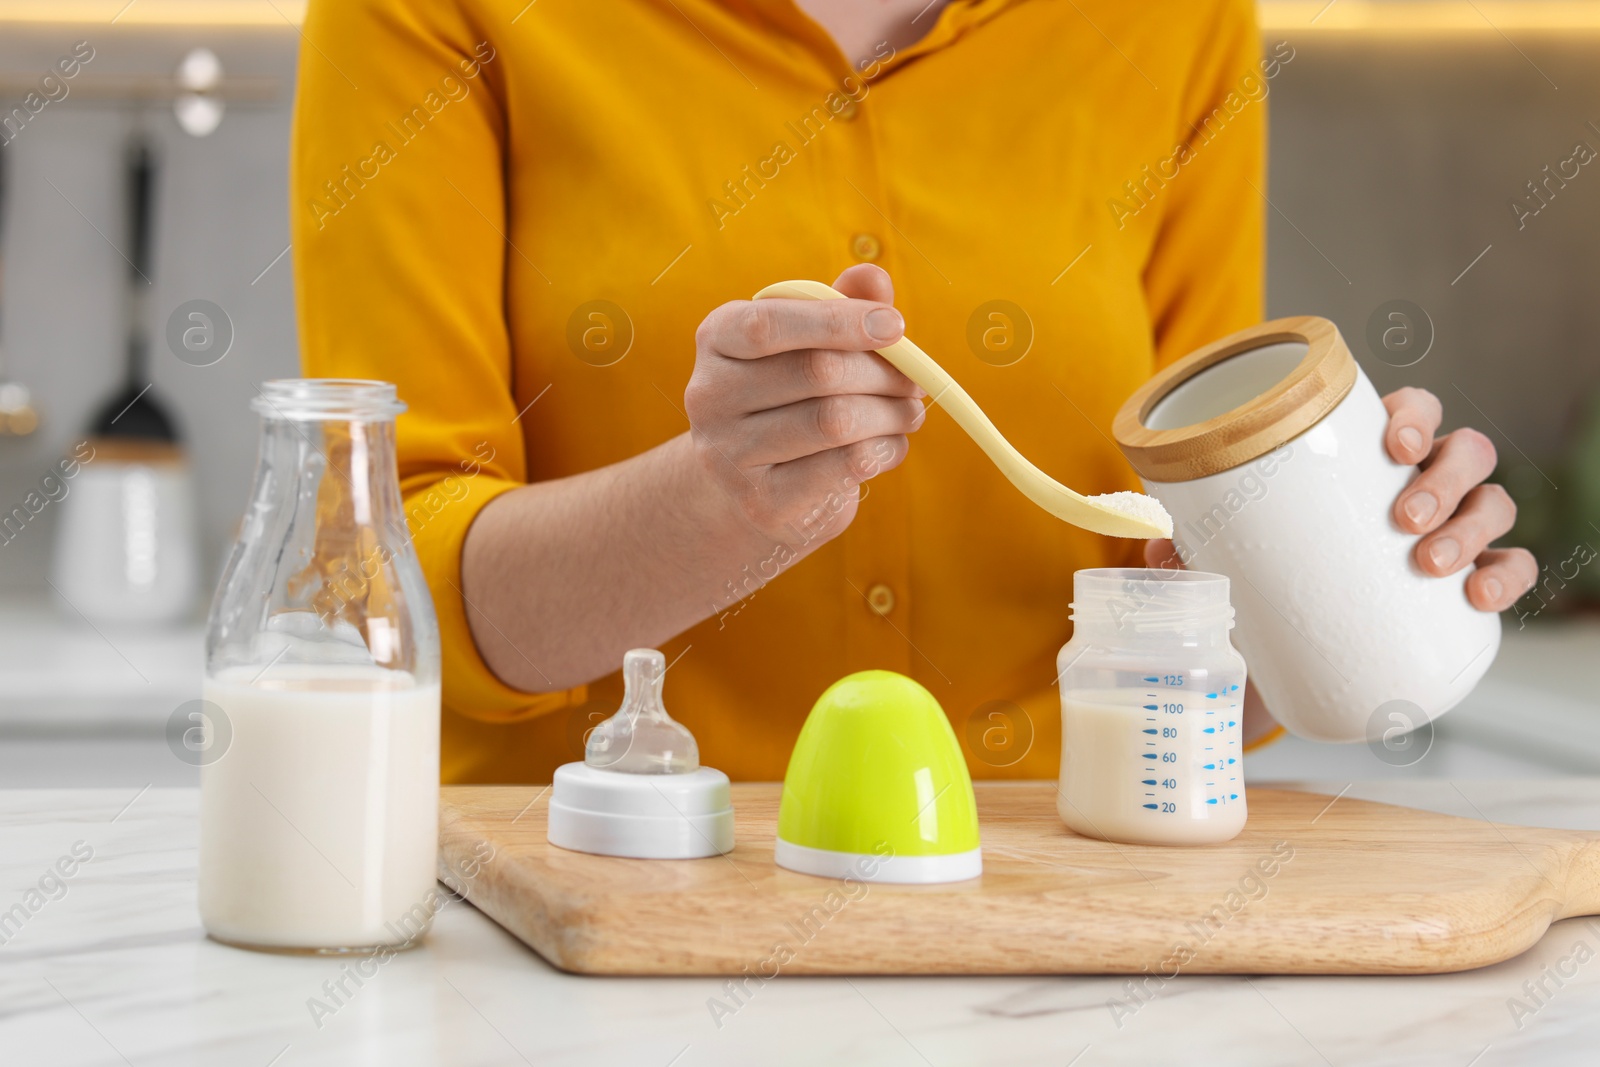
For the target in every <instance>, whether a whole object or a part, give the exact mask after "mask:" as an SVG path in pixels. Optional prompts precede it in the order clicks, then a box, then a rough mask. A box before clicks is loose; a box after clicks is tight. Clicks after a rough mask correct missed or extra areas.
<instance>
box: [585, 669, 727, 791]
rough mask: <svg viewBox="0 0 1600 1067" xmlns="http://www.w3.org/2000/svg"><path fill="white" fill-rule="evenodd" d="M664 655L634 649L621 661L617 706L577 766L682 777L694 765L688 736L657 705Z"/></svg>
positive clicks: (692, 743)
mask: <svg viewBox="0 0 1600 1067" xmlns="http://www.w3.org/2000/svg"><path fill="white" fill-rule="evenodd" d="M666 675H667V657H665V656H663V655H662V654H661V653H660V652H659V651H657V650H656V649H653V648H635V649H633V650H631V651H630V652H628V653H627V655H625V656H623V657H622V684H623V690H622V707H621V708H619V709H618V710H617V713H616V714H615V715H613V716H611V718H609V719H607V720H606V721H605V722H603V723H601V724H600V725H599V726H596V727H595V728H594V731H593V732H592V733H590V734H589V742H588V744H587V745H586V746H585V748H584V757H583V762H584V763H586V764H588V765H589V766H590V767H595V768H598V769H600V770H607V771H623V772H626V773H628V774H688V773H690V772H692V771H694V770H697V769H698V768H699V766H700V750H699V747H698V746H697V745H696V744H695V741H694V735H693V734H691V733H690V732H689V730H688V728H687V727H685V726H684V725H683V724H682V723H679V722H676V721H674V720H673V718H672V716H670V715H668V714H667V707H666V705H665V704H664V703H662V701H661V690H662V687H663V685H664V684H665V682H666Z"/></svg>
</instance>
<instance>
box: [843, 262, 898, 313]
mask: <svg viewBox="0 0 1600 1067" xmlns="http://www.w3.org/2000/svg"><path fill="white" fill-rule="evenodd" d="M833 287H834V288H835V289H837V290H839V292H841V293H843V294H844V295H845V296H849V297H854V298H855V299H857V300H876V301H877V302H878V303H880V304H892V303H894V281H893V279H891V278H890V277H889V272H888V271H886V270H884V269H883V268H882V267H880V266H878V265H877V264H876V263H857V264H856V265H855V266H853V267H846V268H845V269H844V270H843V271H842V272H841V273H840V274H839V277H837V278H835V279H834V281H833Z"/></svg>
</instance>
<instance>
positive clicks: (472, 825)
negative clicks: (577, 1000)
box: [439, 782, 1600, 977]
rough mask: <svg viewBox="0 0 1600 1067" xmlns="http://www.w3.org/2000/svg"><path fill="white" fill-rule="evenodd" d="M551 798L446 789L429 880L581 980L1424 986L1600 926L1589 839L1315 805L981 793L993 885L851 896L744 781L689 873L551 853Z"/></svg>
mask: <svg viewBox="0 0 1600 1067" xmlns="http://www.w3.org/2000/svg"><path fill="white" fill-rule="evenodd" d="M540 788H542V787H529V786H516V787H513V786H448V787H446V788H445V789H444V790H443V794H442V801H441V807H440V863H439V870H440V878H441V880H443V881H444V882H445V883H446V884H448V885H450V886H451V887H452V888H454V889H456V890H457V891H458V892H462V893H464V894H465V895H466V896H467V897H468V899H469V900H471V901H472V903H473V904H475V905H476V906H477V907H478V908H479V909H481V910H482V911H483V912H485V913H486V914H487V915H489V917H490V918H492V919H494V920H495V921H496V922H498V923H499V924H500V925H501V926H503V927H505V928H506V929H507V930H509V931H511V932H512V933H513V934H515V935H516V936H517V937H518V938H520V939H521V940H522V941H523V942H525V943H526V944H528V945H529V946H531V947H532V948H533V949H534V950H535V951H537V952H538V953H539V954H540V955H541V956H543V957H544V958H545V959H547V960H549V961H550V962H551V963H553V964H555V965H556V966H557V967H560V968H562V969H563V970H567V971H576V972H581V973H587V974H710V975H724V974H726V975H737V974H752V975H765V976H768V977H770V976H772V975H773V974H776V973H778V972H780V971H781V972H782V973H785V974H1140V973H1143V972H1145V971H1147V970H1148V971H1149V972H1152V973H1156V974H1163V975H1167V976H1171V975H1173V974H1175V973H1190V974H1216V973H1233V974H1429V973H1436V972H1443V971H1459V970H1466V969H1469V968H1473V967H1482V966H1485V965H1487V964H1491V963H1497V962H1499V961H1501V960H1505V959H1509V958H1510V957H1512V956H1515V955H1517V954H1518V953H1520V952H1522V951H1524V950H1526V949H1527V948H1529V947H1530V946H1531V945H1533V944H1534V943H1535V942H1536V941H1538V940H1539V938H1540V937H1541V936H1542V935H1543V934H1544V932H1545V929H1546V928H1547V927H1549V925H1550V923H1551V922H1552V921H1554V920H1556V919H1562V918H1567V917H1569V916H1574V915H1591V914H1596V913H1597V912H1600V834H1591V833H1580V832H1576V831H1559V830H1540V829H1528V828H1525V827H1518V826H1508V825H1501V824H1495V823H1489V822H1484V821H1480V820H1474V819H1462V818H1456V817H1454V816H1448V815H1438V814H1435V813H1432V812H1425V811H1415V810H1412V809H1409V808H1400V807H1394V806H1391V805H1388V804H1375V803H1371V802H1368V801H1361V800H1351V799H1349V798H1343V799H1338V800H1334V798H1332V797H1327V796H1319V795H1317V794H1312V793H1294V792H1285V791H1278V790H1268V789H1252V790H1250V791H1249V794H1248V796H1249V803H1250V822H1249V825H1248V826H1247V827H1246V828H1245V830H1244V833H1242V834H1241V835H1240V836H1239V837H1237V838H1235V839H1234V840H1233V841H1231V842H1229V843H1227V844H1225V845H1213V846H1208V847H1203V848H1153V847H1145V846H1136V845H1113V844H1108V843H1106V842H1102V841H1093V840H1090V839H1088V838H1084V837H1079V836H1077V835H1075V834H1073V833H1072V832H1071V831H1069V830H1068V829H1066V827H1065V826H1063V825H1062V823H1061V820H1060V818H1059V817H1058V816H1057V815H1056V810H1055V794H1054V785H1053V783H1048V782H1038V783H1034V782H1028V783H979V784H978V785H977V797H978V812H979V817H980V819H981V823H982V833H983V866H984V872H983V876H982V877H981V878H979V879H975V880H973V881H970V882H964V883H957V884H951V885H942V886H891V885H864V884H859V883H857V884H854V885H851V886H846V885H845V884H844V883H841V882H837V881H832V880H828V879H822V878H815V877H811V876H808V875H803V874H795V873H793V872H792V871H786V870H783V869H782V868H779V867H777V866H775V865H774V864H773V862H772V846H773V838H774V834H775V827H776V824H777V816H778V796H779V787H778V786H777V785H774V784H736V785H735V786H734V787H733V805H734V812H735V818H736V821H737V830H736V833H737V844H736V846H735V848H734V850H733V852H731V853H729V854H728V855H727V856H724V857H719V858H712V859H701V860H682V861H662V860H627V859H615V858H611V857H604V856H590V855H584V854H581V853H576V852H568V851H565V850H563V849H559V848H556V847H554V846H552V845H551V844H550V843H549V842H548V841H546V840H545V812H546V806H547V802H548V800H549V796H548V794H547V793H546V794H544V795H537V794H538V793H539V789H540ZM530 801H531V802H532V803H530ZM491 850H492V856H491ZM474 856H476V857H479V859H480V864H479V869H478V873H477V874H476V876H475V877H474V878H472V879H470V881H469V880H467V879H464V878H463V877H462V876H461V875H460V874H459V872H460V871H461V870H463V869H465V870H468V871H470V870H472V867H471V866H470V864H471V862H472V859H473V857H474ZM483 857H490V858H487V859H484V858H483ZM464 865H465V866H464Z"/></svg>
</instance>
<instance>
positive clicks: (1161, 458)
mask: <svg viewBox="0 0 1600 1067" xmlns="http://www.w3.org/2000/svg"><path fill="white" fill-rule="evenodd" d="M1285 342H1287V343H1291V344H1292V343H1295V342H1299V343H1301V344H1304V345H1306V346H1307V351H1306V354H1305V358H1303V359H1302V360H1301V361H1300V363H1299V365H1298V366H1296V367H1295V368H1294V370H1292V371H1291V372H1290V373H1289V375H1288V377H1286V378H1284V379H1283V380H1282V381H1280V382H1278V384H1276V385H1274V386H1273V387H1272V388H1271V389H1268V390H1267V391H1266V392H1264V393H1262V394H1261V395H1260V396H1257V397H1255V398H1254V399H1253V400H1250V401H1248V402H1246V403H1244V404H1242V405H1240V406H1239V407H1236V408H1234V409H1233V410H1232V411H1226V412H1223V413H1222V414H1221V415H1218V416H1216V417H1215V418H1211V419H1207V420H1205V421H1204V422H1197V423H1194V424H1193V425H1191V426H1179V427H1175V428H1173V429H1170V430H1152V429H1150V427H1148V426H1146V425H1145V423H1144V420H1145V419H1146V418H1148V417H1149V415H1150V412H1151V411H1153V410H1154V409H1155V406H1156V405H1157V404H1159V403H1160V402H1161V401H1162V400H1163V399H1165V398H1166V396H1167V394H1169V393H1171V392H1172V391H1173V390H1174V389H1176V388H1177V387H1178V386H1180V385H1182V384H1183V383H1184V382H1186V381H1188V380H1189V379H1191V378H1193V377H1195V376H1196V375H1198V374H1199V373H1200V372H1201V371H1204V370H1206V369H1208V368H1210V367H1214V366H1216V365H1217V364H1218V363H1221V362H1222V361H1223V360H1226V359H1229V358H1231V357H1233V356H1237V355H1239V354H1241V353H1243V352H1249V351H1252V350H1254V349H1257V348H1263V347H1265V346H1267V345H1275V344H1282V343H1285ZM1355 382H1356V361H1355V359H1354V358H1353V357H1352V356H1351V355H1350V349H1348V348H1347V347H1345V343H1344V338H1342V337H1340V336H1339V328H1338V327H1336V326H1335V325H1334V324H1333V323H1331V322H1329V321H1328V320H1327V319H1319V318H1316V317H1315V316H1311V315H1300V316H1296V317H1294V318H1289V319H1275V320H1273V321H1272V322H1263V323H1261V324H1260V325H1259V326H1252V327H1250V328H1249V329H1247V330H1240V331H1239V332H1238V333H1235V334H1230V335H1228V336H1227V337H1224V338H1223V339H1222V340H1220V341H1213V342H1212V343H1211V344H1209V345H1206V346H1205V347H1204V348H1202V349H1199V350H1198V351H1195V352H1191V353H1189V354H1188V355H1187V356H1184V357H1183V358H1182V359H1180V360H1178V361H1177V362H1176V363H1174V364H1172V365H1171V366H1170V367H1168V368H1166V369H1165V370H1163V371H1162V372H1161V373H1160V374H1157V375H1156V376H1155V377H1154V378H1151V379H1150V380H1149V381H1148V382H1146V383H1145V384H1144V385H1143V386H1142V387H1141V388H1140V389H1139V391H1138V392H1136V393H1134V394H1133V395H1132V396H1130V397H1129V398H1128V399H1127V401H1126V402H1125V403H1123V405H1122V409H1121V410H1120V411H1118V412H1117V417H1116V419H1115V420H1114V421H1113V422H1112V424H1111V432H1112V434H1113V436H1115V437H1116V439H1117V447H1119V448H1121V449H1122V454H1123V455H1124V456H1126V457H1127V458H1128V462H1129V463H1131V464H1132V465H1133V469H1134V470H1136V471H1138V472H1139V474H1140V476H1141V477H1143V478H1146V479H1148V480H1150V481H1152V482H1187V481H1193V480H1194V479H1196V478H1204V477H1206V476H1208V475H1212V474H1217V473H1219V472H1221V471H1225V470H1231V469H1232V468H1234V467H1237V466H1239V465H1240V464H1242V463H1249V462H1250V461H1251V460H1254V459H1259V458H1260V457H1262V456H1264V455H1266V454H1267V453H1268V452H1271V451H1272V450H1273V449H1275V448H1277V447H1278V446H1279V445H1281V444H1283V443H1284V442H1285V441H1288V440H1290V439H1292V438H1294V437H1298V436H1299V435H1300V434H1302V433H1304V432H1305V431H1306V430H1309V429H1310V428H1311V427H1313V426H1315V425H1316V424H1317V423H1318V422H1320V421H1321V420H1322V417H1323V416H1324V415H1326V414H1327V413H1328V412H1330V411H1332V410H1333V409H1334V407H1335V406H1337V405H1338V403H1339V401H1341V400H1343V399H1344V398H1345V395H1346V394H1348V393H1349V392H1350V389H1351V387H1352V386H1354V385H1355Z"/></svg>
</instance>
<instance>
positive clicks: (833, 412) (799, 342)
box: [683, 263, 927, 547]
mask: <svg viewBox="0 0 1600 1067" xmlns="http://www.w3.org/2000/svg"><path fill="white" fill-rule="evenodd" d="M834 288H836V289H838V290H839V291H840V292H842V293H844V294H845V295H846V296H848V297H850V298H851V299H848V300H784V299H770V300H759V301H752V300H736V301H732V302H730V303H727V304H723V305H722V306H721V307H719V308H717V309H716V310H714V311H712V312H711V314H709V315H707V316H706V318H705V321H703V322H702V323H701V324H700V329H699V330H698V331H697V332H696V335H695V342H696V351H695V366H694V374H693V375H692V376H691V377H690V379H689V386H688V388H687V389H686V390H685V392H684V397H683V400H684V406H685V407H686V408H687V411H688V415H689V426H690V438H691V440H692V441H693V444H694V453H695V456H696V458H697V459H698V461H699V464H700V466H701V467H702V469H703V470H704V471H705V473H706V474H707V475H709V477H710V479H711V480H712V482H713V484H715V485H716V486H717V487H718V488H720V490H721V491H722V492H723V493H724V494H726V496H727V498H728V499H729V500H731V501H732V502H733V504H734V506H735V507H736V508H737V510H738V512H739V514H741V515H742V516H743V517H744V518H745V519H746V520H747V521H748V522H749V523H750V525H752V526H753V527H754V528H755V529H757V530H758V531H760V532H761V533H762V534H763V535H765V536H766V537H769V538H771V539H773V540H775V541H777V542H780V543H785V544H791V545H804V546H806V547H814V546H815V545H816V544H820V543H821V542H822V541H825V540H827V539H829V538H832V537H834V536H837V535H838V534H839V533H840V532H841V531H843V530H844V528H845V527H847V526H848V525H849V524H850V520H851V519H852V518H854V516H855V512H856V506H857V504H858V502H859V493H860V490H859V486H860V484H861V483H862V482H864V481H866V480H867V479H869V478H872V477H873V476H875V475H878V474H882V473H883V472H884V471H887V470H891V469H893V468H894V467H897V466H899V465H900V463H901V462H902V461H903V460H904V459H905V457H906V452H907V450H908V448H909V442H908V439H907V435H908V434H910V433H912V432H913V431H915V430H916V429H917V428H918V427H919V426H921V425H922V422H923V420H924V418H926V415H927V411H926V409H925V408H924V406H923V404H922V398H923V397H925V396H926V395H927V394H926V393H925V392H923V390H922V389H921V388H919V387H918V386H917V385H916V384H915V383H913V382H912V381H911V379H909V378H907V377H906V376H905V375H903V374H901V373H900V372H899V371H898V370H895V369H894V367H892V366H890V364H889V363H888V361H886V360H885V359H884V358H883V357H882V356H879V355H878V354H877V353H876V352H874V351H872V349H875V348H882V347H884V346H885V345H888V344H891V343H892V342H894V341H896V340H898V339H899V338H900V335H901V334H902V333H904V332H905V321H904V320H903V319H902V318H901V316H900V313H899V312H898V311H896V310H895V309H894V307H893V306H892V305H893V301H894V286H893V284H892V283H891V282H890V280H889V275H888V274H887V273H885V272H884V271H883V270H882V269H881V268H878V267H875V266H872V265H871V264H865V263H863V264H858V265H857V266H854V267H851V268H850V269H848V270H846V271H845V272H844V273H843V274H841V275H839V278H838V280H837V281H836V282H834Z"/></svg>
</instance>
